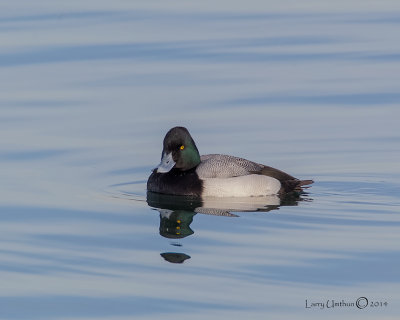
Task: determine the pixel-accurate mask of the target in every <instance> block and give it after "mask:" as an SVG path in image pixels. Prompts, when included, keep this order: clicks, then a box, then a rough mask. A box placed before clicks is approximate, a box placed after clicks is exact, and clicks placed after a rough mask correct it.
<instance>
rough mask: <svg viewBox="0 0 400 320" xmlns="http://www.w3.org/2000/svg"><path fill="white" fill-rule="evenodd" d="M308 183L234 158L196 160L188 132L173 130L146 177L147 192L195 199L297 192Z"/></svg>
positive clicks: (169, 132)
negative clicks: (193, 197) (159, 159)
mask: <svg viewBox="0 0 400 320" xmlns="http://www.w3.org/2000/svg"><path fill="white" fill-rule="evenodd" d="M311 183H313V181H312V180H299V179H296V178H295V177H292V176H291V175H289V174H287V173H285V172H283V171H280V170H278V169H275V168H272V167H268V166H266V165H263V164H259V163H255V162H252V161H249V160H246V159H242V158H238V157H234V156H228V155H223V154H208V155H203V156H200V154H199V151H198V149H197V147H196V144H195V142H194V141H193V139H192V137H191V135H190V133H189V131H188V130H187V129H186V128H184V127H175V128H172V129H171V130H169V131H168V132H167V134H166V135H165V138H164V142H163V151H162V157H161V163H160V164H159V165H158V167H157V168H155V169H154V170H153V172H152V174H151V175H150V177H149V179H148V181H147V190H148V191H151V192H157V193H163V194H170V195H184V196H197V197H207V196H212V197H251V196H266V195H274V194H277V195H284V194H287V193H289V192H301V191H302V187H303V186H306V185H309V184H311Z"/></svg>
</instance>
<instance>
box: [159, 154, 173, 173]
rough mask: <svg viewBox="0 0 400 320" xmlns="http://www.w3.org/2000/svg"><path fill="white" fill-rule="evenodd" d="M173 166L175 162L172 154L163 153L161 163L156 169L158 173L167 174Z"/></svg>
mask: <svg viewBox="0 0 400 320" xmlns="http://www.w3.org/2000/svg"><path fill="white" fill-rule="evenodd" d="M174 165H175V161H174V160H173V159H172V152H171V153H168V154H166V153H163V155H162V158H161V162H160V164H159V165H158V167H157V172H158V173H165V172H169V171H170V170H171V169H172V168H173V167H174Z"/></svg>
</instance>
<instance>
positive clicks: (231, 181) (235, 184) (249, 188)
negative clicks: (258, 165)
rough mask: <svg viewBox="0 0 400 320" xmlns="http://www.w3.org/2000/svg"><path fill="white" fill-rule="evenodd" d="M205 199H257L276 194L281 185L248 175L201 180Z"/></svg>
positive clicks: (271, 179)
mask: <svg viewBox="0 0 400 320" xmlns="http://www.w3.org/2000/svg"><path fill="white" fill-rule="evenodd" d="M203 187H204V190H203V193H202V196H205V197H259V196H268V195H272V194H277V193H278V192H279V189H280V188H281V183H280V182H279V181H278V180H277V179H275V178H271V177H268V176H263V175H259V174H250V175H246V176H240V177H233V178H209V179H203Z"/></svg>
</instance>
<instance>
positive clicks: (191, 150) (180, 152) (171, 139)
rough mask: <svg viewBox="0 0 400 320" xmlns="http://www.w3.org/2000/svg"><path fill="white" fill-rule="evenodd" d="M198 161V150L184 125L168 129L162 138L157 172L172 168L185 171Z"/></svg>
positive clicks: (167, 170) (194, 165)
mask: <svg viewBox="0 0 400 320" xmlns="http://www.w3.org/2000/svg"><path fill="white" fill-rule="evenodd" d="M199 163H200V154H199V150H197V147H196V144H195V143H194V141H193V139H192V137H191V135H190V133H189V131H188V130H187V129H186V128H184V127H174V128H172V129H171V130H169V131H168V132H167V134H166V135H165V138H164V142H163V151H162V155H161V163H160V164H159V165H158V167H157V172H158V173H165V172H169V171H170V170H171V169H172V168H176V169H179V170H182V171H186V170H189V169H192V168H194V167H196V166H197V165H198V164H199Z"/></svg>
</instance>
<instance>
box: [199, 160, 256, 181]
mask: <svg viewBox="0 0 400 320" xmlns="http://www.w3.org/2000/svg"><path fill="white" fill-rule="evenodd" d="M262 169H263V165H260V164H258V163H255V162H252V161H249V160H246V159H243V158H238V157H234V156H228V155H224V154H207V155H203V156H201V163H200V164H199V165H198V167H197V168H196V172H197V174H198V176H199V178H200V179H205V178H232V177H239V176H245V175H248V174H254V173H255V174H263V173H262V172H261V171H262Z"/></svg>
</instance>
